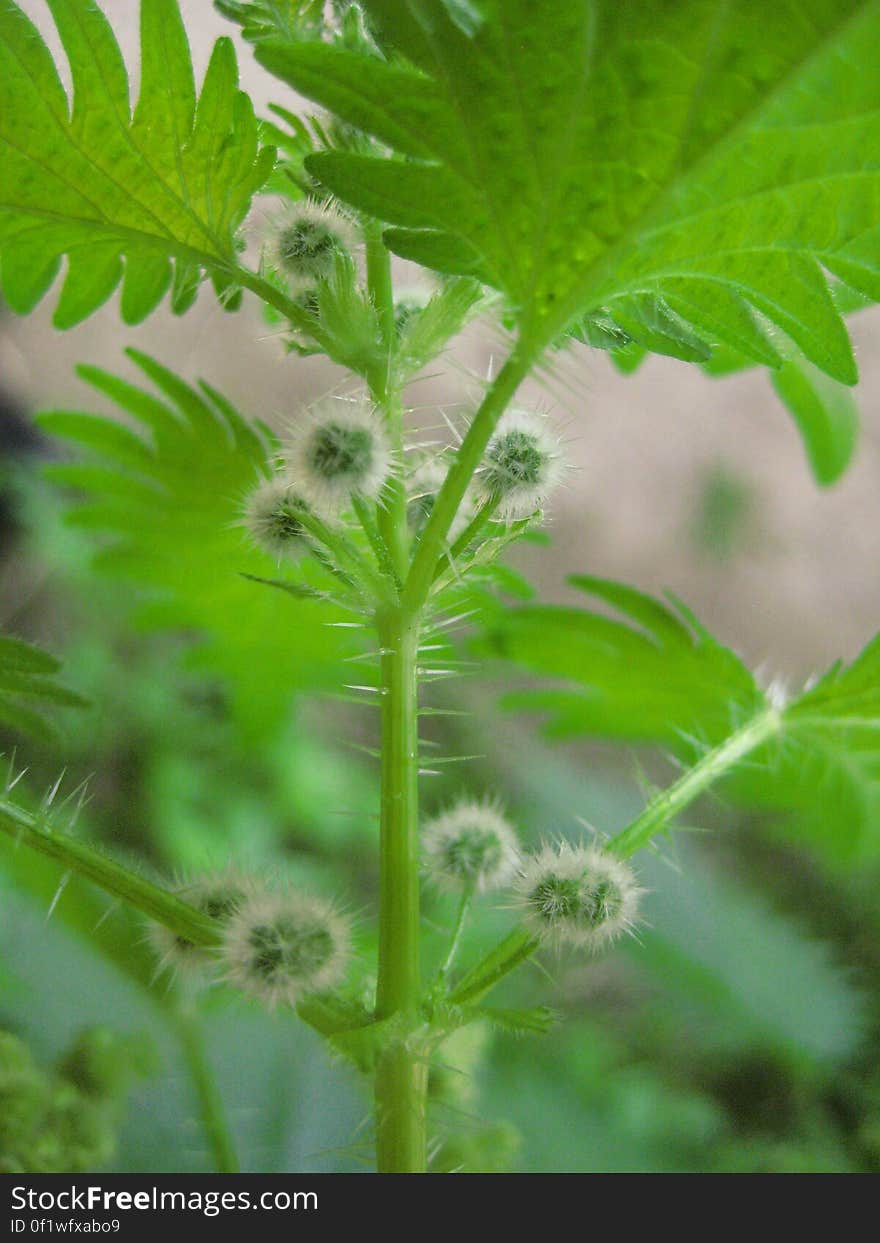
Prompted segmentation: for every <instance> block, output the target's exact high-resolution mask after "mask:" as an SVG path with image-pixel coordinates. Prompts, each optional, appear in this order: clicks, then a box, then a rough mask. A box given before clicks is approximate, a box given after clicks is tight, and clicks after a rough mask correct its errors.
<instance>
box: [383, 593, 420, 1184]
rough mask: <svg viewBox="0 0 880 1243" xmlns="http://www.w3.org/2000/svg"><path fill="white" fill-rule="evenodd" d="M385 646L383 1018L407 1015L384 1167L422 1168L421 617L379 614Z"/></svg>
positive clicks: (396, 1050) (394, 1061) (389, 1104)
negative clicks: (418, 1036)
mask: <svg viewBox="0 0 880 1243" xmlns="http://www.w3.org/2000/svg"><path fill="white" fill-rule="evenodd" d="M379 636H380V640H381V647H382V651H383V655H382V658H381V660H382V666H381V678H382V803H381V838H380V897H379V983H378V996H377V1017H378V1018H380V1019H382V1018H391V1017H392V1016H399V1018H400V1019H401V1023H400V1033H401V1034H400V1036H399V1038H398V1037H395V1038H394V1039H393V1040H392V1041H391V1042H390V1044H389V1045H388V1047H387V1048H386V1049H385V1050H384V1051H383V1053H382V1054H381V1056H380V1058H379V1064H378V1066H377V1069H376V1129H377V1148H378V1164H379V1171H380V1173H420V1172H424V1170H425V1162H426V1119H425V1110H426V1093H427V1061H426V1058H425V1054H424V1053H422V1052H420V1051H419V1050H418V1049H416V1048H414V1047H413V1044H412V1041H411V1040H409V1039H408V1034H409V1033H412V1032H413V1031H414V1030H415V1028H416V1027H417V1026H418V1023H419V1001H420V991H421V977H420V964H419V948H420V945H419V943H420V929H419V840H418V764H419V757H418V745H419V744H418V673H417V659H418V643H419V622H418V618H417V617H412V616H411V615H407V614H405V613H404V612H403V611H402V610H399V609H393V610H390V611H389V613H388V614H387V615H385V616H383V617H381V618H380V620H379Z"/></svg>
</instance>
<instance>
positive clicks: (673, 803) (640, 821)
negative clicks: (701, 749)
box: [608, 708, 782, 859]
mask: <svg viewBox="0 0 880 1243" xmlns="http://www.w3.org/2000/svg"><path fill="white" fill-rule="evenodd" d="M781 725H782V718H781V716H780V714H779V712H777V711H776V710H775V709H774V708H767V709H765V710H764V711H762V712H759V713H757V715H756V716H753V717H752V718H751V720H749V721H747V722H746V724H745V725H743V726H741V727H740V728H739V729H738V730H735V731H734V733H732V734H731V735H730V736H729V737H728V738H725V740H724V742H722V743H720V744H719V745H718V746H717V747H713V748H712V750H711V751H707V752H706V754H705V755H704V756H703V758H702V759H701V760H698V761H697V763H696V764H695V765H694V766H693V768H689V769H688V770H687V772H686V773H683V774H682V775H681V777H679V779H678V780H677V781H675V782H673V783H672V785H671V786H667V788H666V789H665V790H661V791H660V793H659V794H657V795H656V796H655V797H654V798H652V799H651V801H650V803H648V805H647V807H646V808H645V809H644V811H642V812H641V813H640V814H639V815H638V816H636V818H635V820H633V822H632V823H631V824H630V825H628V826H627V827H626V828H625V829H623V830H622V832H620V833H618V834H617V836H616V837H613V838H612V839H611V841H610V842H609V844H608V848H609V849H610V850H613V851H614V853H615V854H618V855H620V856H621V858H624V859H626V858H628V857H629V856H630V855H633V854H635V852H636V851H637V850H641V849H642V847H643V846H647V845H648V843H649V842H650V841H651V839H652V838H653V837H654V836H655V835H656V834H657V833H661V832H662V831H663V830H664V829H665V828H666V826H667V825H668V824H669V822H670V821H671V820H673V819H674V818H675V817H676V816H677V815H678V813H679V812H681V811H683V810H684V808H685V807H687V805H688V804H689V803H692V802H693V800H694V799H695V798H697V797H699V795H700V794H702V793H703V792H704V791H705V790H707V789H708V788H709V786H710V785H712V784H713V783H714V782H716V781H718V780H719V779H720V778H721V777H723V776H724V774H725V773H726V772H727V771H728V770H729V769H731V768H733V767H734V766H735V765H736V764H738V763H739V762H740V760H742V759H744V758H745V757H746V756H747V755H748V754H749V753H750V752H752V751H755V750H757V748H758V747H760V746H761V745H762V744H763V743H765V742H767V740H768V739H769V738H772V737H773V735H774V734H775V733H777V732H778V730H779V729H780V728H781Z"/></svg>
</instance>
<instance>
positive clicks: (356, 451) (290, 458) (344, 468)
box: [285, 397, 392, 519]
mask: <svg viewBox="0 0 880 1243" xmlns="http://www.w3.org/2000/svg"><path fill="white" fill-rule="evenodd" d="M285 458H286V462H287V467H288V471H289V474H290V478H291V480H292V482H293V483H294V485H295V487H296V488H297V490H298V491H299V493H300V494H301V495H302V496H303V497H304V499H305V500H306V502H307V503H308V504H309V505H311V506H312V508H313V509H314V510H315V512H316V513H318V514H319V515H320V516H321V517H323V518H328V519H333V518H337V517H339V515H340V514H342V513H343V512H344V511H345V510H346V509H348V508H349V507H350V505H351V503H352V501H353V500H354V499H355V498H358V499H361V500H364V501H375V500H377V499H378V497H379V493H380V492H381V491H382V488H383V487H384V485H385V481H386V479H387V478H388V475H389V473H390V471H391V466H392V454H391V446H390V445H389V443H388V437H387V435H386V433H385V428H384V426H383V424H382V421H381V419H380V418H379V416H378V414H377V413H376V412H375V411H374V410H373V408H372V406H371V405H370V403H369V402H367V401H365V400H362V399H358V398H350V397H327V398H324V399H323V400H321V401H319V402H317V403H316V404H315V405H314V406H312V408H311V410H309V411H308V413H307V417H305V418H304V419H302V420H301V421H300V422H299V423H298V424H297V425H296V427H295V428H294V430H293V432H292V434H291V436H290V440H289V443H288V446H287V452H286V454H285Z"/></svg>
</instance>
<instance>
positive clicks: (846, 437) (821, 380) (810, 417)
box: [773, 358, 859, 487]
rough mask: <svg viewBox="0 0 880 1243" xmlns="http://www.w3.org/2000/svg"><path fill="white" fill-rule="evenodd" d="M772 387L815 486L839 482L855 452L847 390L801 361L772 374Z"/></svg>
mask: <svg viewBox="0 0 880 1243" xmlns="http://www.w3.org/2000/svg"><path fill="white" fill-rule="evenodd" d="M773 387H774V388H775V390H776V392H777V394H778V395H779V397H780V398H781V399H782V401H783V402H784V403H785V406H786V408H787V409H788V410H789V411H790V413H791V415H792V417H793V418H794V420H795V422H796V424H797V426H798V429H799V430H800V433H801V436H802V438H803V441H804V445H805V447H806V450H807V456H808V458H809V460H810V466H811V468H812V471H813V475H814V477H815V479H816V482H817V483H820V484H822V485H823V486H826V487H827V485H828V484H831V483H834V482H835V480H837V479H839V478H840V476H841V475H842V474H843V472H844V471H845V470H846V468H847V466H848V465H849V463H850V461H851V460H852V456H853V453H854V452H855V448H856V441H857V438H858V431H859V414H858V409H857V408H856V404H855V402H854V401H853V399H852V397H851V396H850V393H849V391H848V390H847V389H845V388H843V387H842V386H841V385H840V384H837V383H835V381H834V380H830V379H829V378H828V376H826V375H823V373H822V372H821V371H819V370H818V369H817V368H816V367H813V366H811V365H810V364H809V363H808V362H805V361H804V360H802V359H794V358H792V359H789V360H788V361H787V362H786V363H785V365H784V366H783V367H782V368H780V370H779V371H776V372H774V373H773Z"/></svg>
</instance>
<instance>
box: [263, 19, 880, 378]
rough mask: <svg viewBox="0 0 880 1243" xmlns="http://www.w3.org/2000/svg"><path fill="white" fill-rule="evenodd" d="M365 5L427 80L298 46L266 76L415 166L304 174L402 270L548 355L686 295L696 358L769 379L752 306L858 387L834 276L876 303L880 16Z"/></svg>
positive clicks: (347, 160)
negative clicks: (582, 329) (462, 277)
mask: <svg viewBox="0 0 880 1243" xmlns="http://www.w3.org/2000/svg"><path fill="white" fill-rule="evenodd" d="M365 7H366V9H367V11H368V13H369V15H370V17H371V18H372V20H373V22H374V25H375V27H376V29H377V31H378V32H379V39H380V43H381V44H382V45H383V46H387V45H389V44H390V45H392V46H393V47H394V48H395V50H396V51H397V52H398V53H399V54H402V56H403V57H405V58H406V59H407V60H408V61H409V62H410V65H409V66H407V65H406V64H405V63H404V62H403V61H402V60H401V59H399V58H398V59H395V60H393V61H391V62H389V63H382V62H381V61H380V60H378V59H377V58H376V57H374V56H373V57H366V56H362V55H358V54H357V53H356V52H353V51H347V50H345V49H342V48H340V47H332V46H329V45H325V44H319V43H310V44H308V45H302V44H300V45H297V44H294V43H292V42H289V41H286V40H284V39H278V38H276V39H269V40H267V41H265V42H262V43H261V44H260V45H259V46H258V48H257V57H258V59H259V60H260V61H261V63H262V64H264V65H265V66H266V67H267V68H268V69H270V70H271V71H272V72H273V73H275V74H276V75H278V76H279V77H281V78H283V79H284V80H285V81H287V82H289V83H291V84H292V85H293V86H295V87H296V88H297V89H298V90H300V91H302V92H303V93H304V94H306V95H307V96H309V97H310V98H313V99H315V100H317V101H318V102H319V103H321V104H323V105H324V106H326V107H328V108H330V109H331V110H333V111H335V112H336V113H337V114H338V115H339V116H340V117H342V118H343V119H344V120H346V121H348V122H350V123H351V124H354V125H356V126H358V127H360V128H362V129H364V130H366V131H368V132H370V133H372V134H374V135H375V136H376V137H377V138H378V139H380V140H381V141H382V142H383V143H385V144H387V145H388V146H389V147H391V148H392V149H393V151H394V152H396V153H397V155H396V156H393V157H391V158H381V157H376V156H364V155H358V154H352V153H340V152H329V153H323V154H318V155H315V156H312V157H310V158H309V160H308V161H307V165H308V167H309V169H310V171H312V172H313V173H314V174H315V175H316V176H317V177H319V178H320V179H321V180H322V181H323V182H324V183H325V184H326V185H327V186H328V188H330V189H331V190H333V191H334V192H335V193H337V194H338V195H340V196H341V197H343V198H345V199H347V200H348V201H349V202H351V203H352V204H354V205H355V206H358V207H361V208H363V209H365V210H367V211H370V212H372V213H374V214H376V215H378V216H379V217H380V218H381V219H384V220H385V221H387V222H388V224H389V225H391V226H393V227H392V228H390V229H389V230H388V233H387V237H388V240H389V242H390V244H391V245H392V247H393V248H395V249H397V250H398V251H399V253H401V254H403V255H405V256H406V257H408V258H412V259H416V260H418V261H420V262H423V263H425V264H427V265H428V266H433V267H436V268H439V269H440V270H444V271H450V272H458V273H462V274H467V275H473V276H477V277H478V279H480V280H482V281H484V282H485V283H487V284H490V285H492V286H494V287H495V288H497V289H500V290H502V291H503V292H504V293H505V294H506V295H507V296H508V298H509V299H510V302H511V304H512V305H513V307H514V309H515V312H516V314H517V317H518V321H519V327H520V332H521V334H522V336H523V337H524V338H525V339H526V341H527V342H529V343H530V344H533V345H534V346H535V348H536V349H537V348H541V347H543V346H545V345H546V344H548V343H549V341H551V340H552V339H554V338H555V337H556V336H557V335H558V333H559V332H560V331H561V330H562V329H563V328H564V327H565V325H566V324H567V323H570V322H571V321H572V320H575V319H577V318H578V317H582V316H583V315H584V314H586V313H590V312H593V311H596V310H598V309H599V308H600V307H602V306H609V305H610V304H611V303H612V302H613V301H614V300H615V299H619V298H621V297H637V298H643V297H651V298H656V297H661V298H666V297H667V293H668V294H669V295H670V297H669V298H668V299H667V303H668V306H669V307H670V308H671V309H672V310H674V312H675V313H676V314H677V315H678V316H680V317H681V318H682V319H683V320H684V321H685V322H686V323H687V324H689V325H690V329H691V333H692V336H694V337H696V338H697V339H701V338H703V337H704V336H705V334H706V332H707V331H708V332H709V333H711V336H712V338H713V339H714V340H715V341H717V342H718V343H725V344H732V345H735V346H736V348H737V349H739V350H744V351H745V352H747V353H749V354H750V356H752V357H757V358H760V359H761V361H764V362H767V363H770V364H771V365H772V364H773V363H775V359H774V358H773V357H772V355H773V348H772V346H770V345H768V343H767V341H766V340H764V338H763V334H762V333H761V331H760V329H759V328H758V327H757V326H756V325H755V323H754V321H753V320H752V318H751V315H750V312H749V308H750V307H751V308H755V309H757V310H759V311H760V312H761V314H763V315H765V316H767V317H768V318H769V319H770V320H771V321H772V322H774V323H775V324H777V325H778V326H779V327H780V328H781V329H782V330H783V331H784V332H785V333H787V334H788V335H790V336H791V337H792V339H793V340H794V341H795V342H796V343H797V345H798V347H799V348H800V349H801V350H802V351H803V352H804V353H805V354H806V355H807V357H808V358H809V359H810V360H811V361H812V362H813V363H814V364H815V365H816V366H818V367H820V368H822V369H823V370H824V371H826V372H827V373H828V374H829V375H832V376H834V377H835V378H837V379H838V380H840V381H841V382H843V383H853V382H854V380H855V377H856V371H855V364H854V362H853V358H852V351H851V348H850V346H849V342H848V339H847V336H846V332H845V329H844V327H843V325H842V323H841V320H840V317H839V315H838V313H837V312H836V311H835V309H834V307H833V305H832V304H831V301H830V299H829V297H828V292H827V286H826V283H825V279H824V277H823V275H822V271H821V269H820V266H819V264H820V263H821V264H822V265H823V266H824V267H827V268H828V269H829V270H832V271H839V273H840V274H841V275H843V274H844V269H845V279H847V280H850V281H851V282H853V283H854V284H855V285H856V286H857V287H858V288H860V289H862V291H863V292H865V293H868V294H870V293H871V290H872V289H875V288H876V271H877V270H878V268H880V262H878V255H880V237H878V226H880V195H878V177H880V173H878V166H877V160H876V151H877V149H878V134H880V120H878V116H880V113H878V109H880V82H878V77H877V74H876V66H875V64H874V57H873V55H872V52H871V49H872V48H873V47H875V46H876V45H877V43H878V41H880V8H878V6H877V4H876V3H872V2H868V3H865V2H861V3H860V2H859V0H836V2H834V3H831V2H830V0H809V2H808V3H806V4H805V3H802V2H797V3H796V2H795V0H788V2H786V3H782V4H779V5H776V6H774V8H773V11H772V13H771V14H769V15H768V13H767V9H766V6H763V5H759V4H757V3H752V2H751V0H749V3H746V4H740V5H735V6H720V5H718V4H716V3H712V2H711V0H682V3H678V4H675V5H669V4H666V3H661V0H652V2H646V3H641V4H638V5H621V4H616V3H611V0H579V2H577V3H571V4H565V5H559V4H556V3H551V2H550V0H539V2H536V0H484V2H483V3H481V4H479V5H475V6H473V8H474V11H475V12H477V13H478V14H479V17H480V19H481V20H479V21H475V22H473V23H462V22H460V21H459V20H457V18H456V15H455V14H454V13H452V12H451V10H450V9H449V7H448V6H447V5H446V4H444V3H442V2H441V0H418V2H416V0H408V2H407V3H400V2H399V0H367V3H366V5H365ZM398 156H404V157H406V159H400V158H397V157H398ZM835 263H837V265H838V266H837V268H836V267H835ZM713 291H714V292H715V293H716V294H717V296H712V295H713ZM688 295H690V296H688ZM691 348H692V349H697V348H698V347H695V346H692V347H691Z"/></svg>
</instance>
